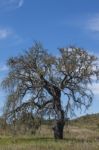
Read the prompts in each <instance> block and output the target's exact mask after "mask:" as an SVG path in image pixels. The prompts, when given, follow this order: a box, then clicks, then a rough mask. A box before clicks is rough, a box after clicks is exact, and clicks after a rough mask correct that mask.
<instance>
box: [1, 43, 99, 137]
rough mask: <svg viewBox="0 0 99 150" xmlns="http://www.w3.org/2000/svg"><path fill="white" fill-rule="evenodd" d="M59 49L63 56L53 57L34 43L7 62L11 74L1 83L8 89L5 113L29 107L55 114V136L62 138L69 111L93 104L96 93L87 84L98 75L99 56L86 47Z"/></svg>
mask: <svg viewBox="0 0 99 150" xmlns="http://www.w3.org/2000/svg"><path fill="white" fill-rule="evenodd" d="M59 51H60V55H56V56H53V55H51V54H49V53H48V52H47V51H46V49H44V48H43V46H42V45H41V44H40V43H39V42H36V43H34V45H33V47H32V48H30V49H29V50H27V51H26V52H25V53H24V54H23V55H20V56H17V57H12V58H10V59H9V60H8V61H7V65H8V67H9V73H8V75H7V77H6V78H5V80H4V81H3V82H2V86H3V88H4V89H6V90H8V99H7V102H6V114H14V113H16V114H17V113H18V112H19V111H21V110H23V109H26V108H27V109H28V110H30V109H32V110H33V112H34V113H36V114H38V113H40V114H41V112H44V113H45V115H46V114H48V113H50V114H53V116H54V117H55V126H54V127H53V129H54V137H55V138H58V139H63V129H64V125H65V117H66V114H67V112H68V111H69V110H70V111H71V112H73V111H74V109H75V108H82V107H83V106H84V107H85V108H88V107H89V106H90V104H91V102H92V98H93V94H92V91H91V90H90V89H89V88H88V87H89V84H92V82H93V77H96V79H97V78H98V75H99V70H98V67H97V65H98V64H97V60H98V59H97V58H96V57H95V56H94V55H91V54H89V53H88V52H87V51H85V50H83V49H80V48H76V47H70V48H60V49H59ZM62 95H65V96H64V102H66V103H65V104H66V106H64V105H65V104H64V103H63V101H62V97H63V96H62ZM44 113H43V114H44Z"/></svg>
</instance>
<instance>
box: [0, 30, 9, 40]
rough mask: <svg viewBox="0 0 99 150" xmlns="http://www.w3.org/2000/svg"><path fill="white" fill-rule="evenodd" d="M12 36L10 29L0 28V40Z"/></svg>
mask: <svg viewBox="0 0 99 150" xmlns="http://www.w3.org/2000/svg"><path fill="white" fill-rule="evenodd" d="M11 34H12V31H11V30H10V29H6V28H0V39H5V38H7V37H9V36H10V35H11Z"/></svg>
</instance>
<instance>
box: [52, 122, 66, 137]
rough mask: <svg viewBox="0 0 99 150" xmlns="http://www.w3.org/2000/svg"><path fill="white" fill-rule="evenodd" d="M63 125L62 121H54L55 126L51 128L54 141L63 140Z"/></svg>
mask: <svg viewBox="0 0 99 150" xmlns="http://www.w3.org/2000/svg"><path fill="white" fill-rule="evenodd" d="M64 125H65V123H64V121H63V120H56V122H55V125H54V127H53V131H54V138H55V139H63V129H64Z"/></svg>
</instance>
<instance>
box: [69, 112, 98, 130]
mask: <svg viewBox="0 0 99 150" xmlns="http://www.w3.org/2000/svg"><path fill="white" fill-rule="evenodd" d="M70 124H71V125H75V126H80V127H87V128H99V113H97V114H90V115H85V116H82V117H79V118H77V119H74V120H72V121H70Z"/></svg>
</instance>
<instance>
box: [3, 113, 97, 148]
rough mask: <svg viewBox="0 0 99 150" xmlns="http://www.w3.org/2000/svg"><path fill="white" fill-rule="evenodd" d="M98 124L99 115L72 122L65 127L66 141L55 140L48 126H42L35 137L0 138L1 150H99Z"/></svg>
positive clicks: (28, 135) (27, 135)
mask: <svg viewBox="0 0 99 150" xmlns="http://www.w3.org/2000/svg"><path fill="white" fill-rule="evenodd" d="M83 120H86V122H85V123H84V122H83ZM91 121H92V122H93V123H92V124H90V122H91ZM96 122H97V123H98V122H99V114H97V115H87V116H84V117H80V118H78V119H75V120H71V121H70V122H69V125H68V127H67V126H66V125H65V127H64V140H54V139H53V133H52V132H51V128H50V125H48V124H47V125H42V126H41V127H40V130H39V129H38V130H37V132H36V134H35V135H30V134H26V135H23V136H22V135H17V136H14V137H13V136H11V134H10V135H9V136H6V135H4V134H3V135H2V136H0V150H27V149H28V150H65V149H68V150H89V149H90V150H98V149H99V128H98V127H97V126H96ZM82 123H83V124H82ZM89 124H90V126H89Z"/></svg>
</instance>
